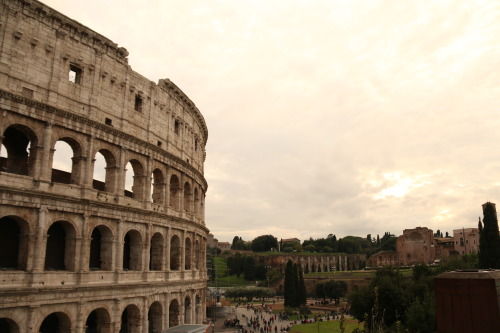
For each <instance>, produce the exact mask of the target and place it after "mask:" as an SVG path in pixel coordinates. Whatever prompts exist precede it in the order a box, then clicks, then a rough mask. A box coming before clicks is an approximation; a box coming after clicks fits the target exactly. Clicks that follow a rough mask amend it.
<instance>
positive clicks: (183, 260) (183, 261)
mask: <svg viewBox="0 0 500 333" xmlns="http://www.w3.org/2000/svg"><path fill="white" fill-rule="evenodd" d="M180 245H181V267H180V269H179V271H180V272H184V271H185V270H186V269H185V265H186V230H182V239H181V244H180Z"/></svg>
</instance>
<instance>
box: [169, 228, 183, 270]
mask: <svg viewBox="0 0 500 333" xmlns="http://www.w3.org/2000/svg"><path fill="white" fill-rule="evenodd" d="M180 268H181V241H180V240H179V237H178V236H177V235H174V236H173V237H172V239H171V240H170V270H172V271H178V270H180Z"/></svg>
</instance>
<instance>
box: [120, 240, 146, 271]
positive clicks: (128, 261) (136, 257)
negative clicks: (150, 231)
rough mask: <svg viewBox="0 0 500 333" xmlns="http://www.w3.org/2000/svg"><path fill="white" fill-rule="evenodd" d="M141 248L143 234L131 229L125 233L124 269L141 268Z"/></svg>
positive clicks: (135, 269) (136, 269)
mask: <svg viewBox="0 0 500 333" xmlns="http://www.w3.org/2000/svg"><path fill="white" fill-rule="evenodd" d="M141 250H142V241H141V234H140V233H139V232H138V231H137V230H130V231H129V232H127V233H126V234H125V237H124V242H123V270H131V271H140V270H141V268H142V267H141V258H142V251H141Z"/></svg>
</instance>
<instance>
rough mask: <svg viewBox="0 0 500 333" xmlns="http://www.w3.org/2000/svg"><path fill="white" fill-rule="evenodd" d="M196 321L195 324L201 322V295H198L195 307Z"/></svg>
mask: <svg viewBox="0 0 500 333" xmlns="http://www.w3.org/2000/svg"><path fill="white" fill-rule="evenodd" d="M194 320H195V322H194V324H197V323H201V297H200V295H196V307H195V318H194Z"/></svg>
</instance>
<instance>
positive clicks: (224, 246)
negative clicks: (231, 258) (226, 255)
mask: <svg viewBox="0 0 500 333" xmlns="http://www.w3.org/2000/svg"><path fill="white" fill-rule="evenodd" d="M217 248H219V249H220V250H221V251H227V250H231V243H229V242H218V243H217Z"/></svg>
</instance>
